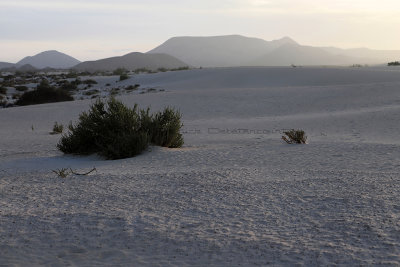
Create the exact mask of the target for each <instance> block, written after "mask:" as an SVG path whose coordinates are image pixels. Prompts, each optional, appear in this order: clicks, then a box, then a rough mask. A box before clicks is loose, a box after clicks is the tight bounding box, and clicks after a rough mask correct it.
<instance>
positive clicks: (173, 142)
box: [150, 107, 183, 148]
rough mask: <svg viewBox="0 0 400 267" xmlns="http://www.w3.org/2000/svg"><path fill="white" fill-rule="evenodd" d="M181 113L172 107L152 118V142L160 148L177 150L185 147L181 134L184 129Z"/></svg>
mask: <svg viewBox="0 0 400 267" xmlns="http://www.w3.org/2000/svg"><path fill="white" fill-rule="evenodd" d="M182 126H183V125H182V123H181V113H180V112H179V111H176V110H174V109H173V108H171V107H167V108H166V109H164V111H162V112H157V113H156V114H155V115H154V117H153V118H152V124H151V127H150V135H151V142H152V143H153V144H155V145H158V146H163V147H170V148H176V147H181V146H182V145H183V137H182V134H181V133H180V129H181V127H182Z"/></svg>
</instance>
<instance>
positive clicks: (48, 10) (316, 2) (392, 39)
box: [0, 0, 400, 63]
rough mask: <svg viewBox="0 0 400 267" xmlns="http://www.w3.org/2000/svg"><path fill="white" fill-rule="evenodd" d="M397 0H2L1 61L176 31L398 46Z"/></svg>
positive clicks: (79, 53)
mask: <svg viewBox="0 0 400 267" xmlns="http://www.w3.org/2000/svg"><path fill="white" fill-rule="evenodd" d="M399 12H400V1H399V0H142V1H139V0H130V1H128V0H112V1H105V0H30V1H28V0H0V61H2V62H12V63H15V62H17V61H19V60H21V59H22V58H23V57H25V56H32V55H35V54H37V53H40V52H42V51H46V50H57V51H60V52H63V53H66V54H68V55H70V56H73V57H75V58H77V59H78V60H81V61H84V60H95V59H100V58H105V57H111V56H120V55H124V54H127V53H130V52H147V51H149V50H151V49H152V48H154V47H156V46H158V45H160V44H162V43H163V42H165V41H166V40H167V39H169V38H171V37H174V36H216V35H229V34H240V35H244V36H249V37H258V38H262V39H265V40H267V41H269V40H275V39H280V38H282V37H284V36H289V37H291V38H292V39H294V40H295V41H297V42H298V43H300V44H304V45H312V46H335V47H340V48H355V47H368V48H372V49H385V50H400V15H399V14H400V13H399Z"/></svg>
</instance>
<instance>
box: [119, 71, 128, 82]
mask: <svg viewBox="0 0 400 267" xmlns="http://www.w3.org/2000/svg"><path fill="white" fill-rule="evenodd" d="M127 79H129V75H128V74H127V73H124V74H121V75H120V76H119V80H120V81H123V80H127Z"/></svg>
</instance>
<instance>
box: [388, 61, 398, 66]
mask: <svg viewBox="0 0 400 267" xmlns="http://www.w3.org/2000/svg"><path fill="white" fill-rule="evenodd" d="M388 66H400V62H399V61H393V62H389V63H388Z"/></svg>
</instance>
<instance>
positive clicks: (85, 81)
mask: <svg viewBox="0 0 400 267" xmlns="http://www.w3.org/2000/svg"><path fill="white" fill-rule="evenodd" d="M82 83H83V84H97V82H96V81H95V80H93V79H88V80H84V81H83V82H82Z"/></svg>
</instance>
